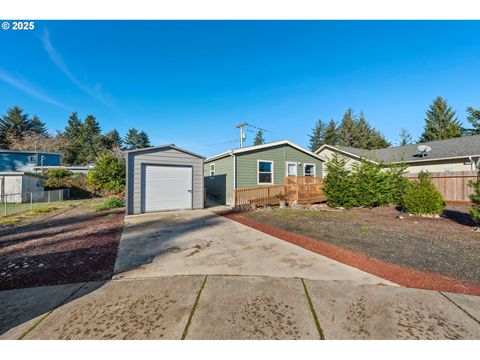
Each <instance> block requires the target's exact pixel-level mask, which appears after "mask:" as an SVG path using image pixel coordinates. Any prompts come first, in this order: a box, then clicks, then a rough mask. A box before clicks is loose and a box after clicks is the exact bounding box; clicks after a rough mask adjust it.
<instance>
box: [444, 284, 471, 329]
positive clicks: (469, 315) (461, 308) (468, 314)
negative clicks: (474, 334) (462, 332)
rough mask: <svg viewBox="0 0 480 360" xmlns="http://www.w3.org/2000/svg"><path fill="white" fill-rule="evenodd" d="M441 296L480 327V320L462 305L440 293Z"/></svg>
mask: <svg viewBox="0 0 480 360" xmlns="http://www.w3.org/2000/svg"><path fill="white" fill-rule="evenodd" d="M439 293H440V295H442V296H443V297H444V298H445V299H447V300H448V301H450V302H451V303H452V304H453V305H455V306H456V307H457V308H459V309H460V310H462V311H463V312H464V313H465V314H466V315H467V316H468V317H469V318H470V319H472V320H473V321H475V322H476V323H477V324H478V325H480V320H478V319H477V318H476V317H475V316H473V315H472V314H470V313H469V312H468V311H467V310H465V309H464V308H463V307H461V306H460V305H458V304H457V303H456V302H455V301H453V300H452V299H450V298H449V297H448V296H447V295H445V294H444V293H443V292H441V291H439Z"/></svg>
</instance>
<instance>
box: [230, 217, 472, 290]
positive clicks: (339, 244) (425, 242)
mask: <svg viewBox="0 0 480 360" xmlns="http://www.w3.org/2000/svg"><path fill="white" fill-rule="evenodd" d="M448 211H450V212H454V213H455V215H456V216H455V217H452V216H448V214H449V212H448ZM466 211H468V208H466V207H463V208H462V207H453V208H452V207H450V208H448V209H447V212H446V214H447V216H448V217H443V218H440V219H425V218H410V217H408V216H407V217H405V218H404V219H400V218H398V216H399V215H401V213H400V212H399V211H398V210H397V209H395V208H394V207H382V208H376V209H371V210H370V209H355V210H348V211H342V212H326V211H312V210H295V209H288V210H281V209H270V210H258V211H253V212H247V213H230V214H225V215H226V216H227V217H229V218H231V219H233V220H236V221H239V222H241V223H243V224H245V225H248V226H251V227H253V228H256V229H258V230H261V231H263V232H266V233H268V234H271V235H273V236H276V237H278V238H280V239H283V240H287V241H289V242H292V243H294V244H297V245H300V246H302V247H304V248H306V249H309V250H312V251H314V252H317V253H320V254H322V255H325V256H328V257H330V258H332V259H334V260H337V261H340V262H343V263H345V264H348V265H351V266H355V267H357V268H359V269H362V270H364V271H367V272H369V273H372V274H375V275H378V276H380V277H383V278H385V279H387V280H391V281H393V282H396V283H398V284H401V285H404V286H408V287H415V288H423V289H431V290H442V291H452V292H460V293H468V294H475V295H480V268H479V267H478V263H479V260H480V233H478V232H474V231H472V226H471V225H470V224H468V223H467V222H466V216H465V215H467V212H466Z"/></svg>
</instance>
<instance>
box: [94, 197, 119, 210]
mask: <svg viewBox="0 0 480 360" xmlns="http://www.w3.org/2000/svg"><path fill="white" fill-rule="evenodd" d="M124 206H125V203H124V202H123V200H121V199H118V198H109V199H107V200H105V201H104V202H103V203H101V204H100V205H98V206H96V207H95V211H104V210H111V209H116V208H122V207H124Z"/></svg>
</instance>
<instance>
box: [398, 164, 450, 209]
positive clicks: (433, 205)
mask: <svg viewBox="0 0 480 360" xmlns="http://www.w3.org/2000/svg"><path fill="white" fill-rule="evenodd" d="M403 206H404V208H405V212H407V213H410V214H415V215H440V214H441V213H443V209H444V208H445V201H444V200H443V196H442V194H440V192H439V191H438V190H437V188H436V187H435V185H433V183H432V179H431V177H430V174H429V173H428V172H426V171H422V172H421V173H420V174H419V176H418V181H413V182H411V183H410V184H409V186H408V188H407V191H406V192H405V196H404V201H403Z"/></svg>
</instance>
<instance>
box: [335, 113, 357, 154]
mask: <svg viewBox="0 0 480 360" xmlns="http://www.w3.org/2000/svg"><path fill="white" fill-rule="evenodd" d="M337 131H338V145H341V146H353V147H357V145H358V137H357V133H356V132H357V123H356V121H355V114H354V113H353V109H351V108H349V109H347V111H346V112H345V114H343V118H342V121H341V122H340V125H339V126H338V130H337Z"/></svg>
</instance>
